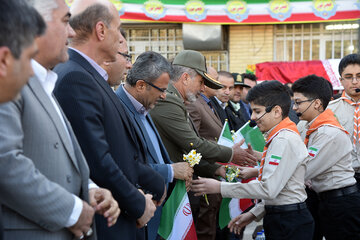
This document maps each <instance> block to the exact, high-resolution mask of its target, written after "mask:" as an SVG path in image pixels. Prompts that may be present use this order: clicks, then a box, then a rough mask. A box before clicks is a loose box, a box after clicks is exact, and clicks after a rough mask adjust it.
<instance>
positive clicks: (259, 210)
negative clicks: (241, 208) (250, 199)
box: [249, 201, 265, 221]
mask: <svg viewBox="0 0 360 240" xmlns="http://www.w3.org/2000/svg"><path fill="white" fill-rule="evenodd" d="M249 212H250V213H252V214H253V215H254V216H255V218H256V221H260V220H261V219H262V218H263V217H264V215H265V205H264V201H262V202H260V203H258V204H256V205H255V207H253V208H252V209H251V210H250V211H249Z"/></svg>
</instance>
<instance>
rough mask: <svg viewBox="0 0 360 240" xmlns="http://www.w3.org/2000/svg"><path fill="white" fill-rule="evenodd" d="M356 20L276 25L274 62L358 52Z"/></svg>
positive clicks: (331, 56)
mask: <svg viewBox="0 0 360 240" xmlns="http://www.w3.org/2000/svg"><path fill="white" fill-rule="evenodd" d="M358 28H359V24H358V23H357V22H336V23H334V22H331V23H313V24H287V25H286V24H284V25H276V26H275V31H274V35H275V37H274V61H302V60H325V59H332V58H342V57H344V56H345V55H347V54H350V53H355V52H357V51H358Z"/></svg>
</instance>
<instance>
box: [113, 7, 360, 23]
mask: <svg viewBox="0 0 360 240" xmlns="http://www.w3.org/2000/svg"><path fill="white" fill-rule="evenodd" d="M120 18H121V19H123V20H133V21H146V22H148V21H151V22H192V23H224V24H249V23H258V24H260V23H286V22H323V21H338V20H355V19H359V18H360V11H359V10H353V11H342V12H337V13H336V14H335V16H332V17H330V18H329V19H326V20H325V19H323V18H320V17H317V16H315V15H314V13H300V14H292V15H291V16H290V17H289V18H287V19H286V20H284V21H279V20H277V19H274V18H272V17H271V16H270V15H268V14H267V15H249V17H248V18H247V19H245V20H243V21H242V22H236V21H234V20H232V19H230V18H229V17H228V16H227V15H212V16H207V18H206V19H204V20H202V21H199V22H197V21H194V20H190V19H188V18H187V17H186V16H185V15H167V16H165V17H163V18H161V19H159V20H154V19H152V18H149V17H147V16H146V15H145V14H144V13H140V12H139V13H125V14H124V15H122V16H120Z"/></svg>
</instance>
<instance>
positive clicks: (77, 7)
mask: <svg viewBox="0 0 360 240" xmlns="http://www.w3.org/2000/svg"><path fill="white" fill-rule="evenodd" d="M95 4H100V5H103V6H105V7H107V8H108V9H109V11H110V9H111V7H112V3H111V2H109V1H108V0H75V1H74V2H73V4H72V5H71V8H70V12H71V14H72V15H73V16H75V15H78V14H81V13H82V12H84V11H85V10H86V9H87V8H88V7H90V6H92V5H95Z"/></svg>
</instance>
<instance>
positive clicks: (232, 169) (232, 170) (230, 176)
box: [225, 165, 240, 182]
mask: <svg viewBox="0 0 360 240" xmlns="http://www.w3.org/2000/svg"><path fill="white" fill-rule="evenodd" d="M225 172H226V175H225V180H226V181H227V182H237V178H238V177H239V174H240V168H238V167H236V166H233V165H225Z"/></svg>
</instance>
